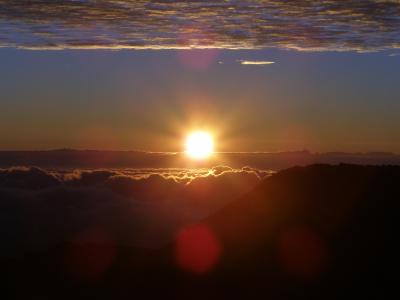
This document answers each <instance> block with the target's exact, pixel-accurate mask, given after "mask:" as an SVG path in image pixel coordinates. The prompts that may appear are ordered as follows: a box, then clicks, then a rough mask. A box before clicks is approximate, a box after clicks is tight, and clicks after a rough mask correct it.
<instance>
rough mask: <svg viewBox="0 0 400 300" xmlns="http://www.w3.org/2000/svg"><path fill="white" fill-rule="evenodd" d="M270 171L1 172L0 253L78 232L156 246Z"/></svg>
mask: <svg viewBox="0 0 400 300" xmlns="http://www.w3.org/2000/svg"><path fill="white" fill-rule="evenodd" d="M268 174H269V172H266V171H260V170H256V169H253V168H250V167H245V168H242V169H233V168H230V167H227V166H217V167H214V168H211V169H197V170H196V169H186V170H185V169H103V170H46V169H41V168H37V167H14V168H8V169H0V199H1V201H0V223H1V224H0V228H1V229H0V231H1V233H2V237H3V241H2V244H3V245H4V247H2V250H1V253H0V255H12V254H18V253H20V251H24V249H25V250H29V251H32V250H37V251H40V250H43V249H47V248H49V247H53V246H56V245H58V244H60V243H65V242H68V241H70V240H73V239H74V237H75V236H77V235H80V234H81V233H82V232H86V231H88V230H89V231H93V230H95V231H96V232H99V231H100V232H103V233H105V234H106V235H107V236H109V237H111V238H112V239H113V240H114V241H115V243H117V244H121V245H128V246H138V247H157V246H160V245H162V244H164V243H166V242H168V241H169V240H171V238H172V237H173V236H174V235H175V234H176V232H177V231H178V230H179V229H180V228H182V226H185V225H187V224H190V223H192V222H196V221H198V220H200V219H202V218H204V217H206V216H208V215H210V214H211V213H213V212H215V211H216V210H218V209H220V208H221V207H223V206H225V205H226V204H228V203H229V202H231V201H234V200H236V199H237V198H238V197H240V196H241V195H243V194H244V193H246V192H248V191H250V190H251V189H252V188H253V187H254V186H255V185H257V184H258V183H259V181H260V180H261V179H262V178H263V177H265V176H268Z"/></svg>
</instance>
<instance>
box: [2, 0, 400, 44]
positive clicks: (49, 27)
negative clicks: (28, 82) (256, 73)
mask: <svg viewBox="0 0 400 300" xmlns="http://www.w3.org/2000/svg"><path fill="white" fill-rule="evenodd" d="M0 46H3V47H7V46H8V47H19V48H28V49H65V48H67V49H74V48H78V49H81V48H83V49H91V48H103V49H125V48H129V49H147V48H150V49H174V48H239V49H254V48H267V47H279V48H284V49H299V50H357V51H373V50H380V49H393V48H399V47H400V1H397V0H396V1H395V0H391V1H383V0H349V1H338V0H337V1H334V0H330V1H328V0H325V1H311V0H296V1H294V0H293V1H286V0H285V1H283V0H257V1H255V0H248V1H244V0H242V1H241V0H225V1H222V0H221V1H207V0H192V1H182V0H178V1H167V0H159V1H143V0H135V1H127V0H126V1H121V0H120V1H116V0H102V1H101V0H100V1H91V0H70V1H60V0H57V1H54V0H53V1H49V0H34V1H27V0H0Z"/></svg>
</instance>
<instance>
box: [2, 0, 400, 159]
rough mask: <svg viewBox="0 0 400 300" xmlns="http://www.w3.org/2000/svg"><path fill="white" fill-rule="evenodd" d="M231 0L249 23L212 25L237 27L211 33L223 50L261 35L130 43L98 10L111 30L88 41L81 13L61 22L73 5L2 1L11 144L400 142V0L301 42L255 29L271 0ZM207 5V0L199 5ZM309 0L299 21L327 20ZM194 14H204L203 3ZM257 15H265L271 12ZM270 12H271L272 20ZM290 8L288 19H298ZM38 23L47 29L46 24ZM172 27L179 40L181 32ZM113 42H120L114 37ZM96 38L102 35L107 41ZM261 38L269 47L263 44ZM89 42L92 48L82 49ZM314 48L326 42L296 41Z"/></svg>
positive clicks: (391, 146) (323, 147)
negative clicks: (195, 43) (195, 139)
mask: <svg viewBox="0 0 400 300" xmlns="http://www.w3.org/2000/svg"><path fill="white" fill-rule="evenodd" d="M38 2H40V1H38ZM64 2H66V3H67V2H68V1H64ZM70 2H71V3H72V2H74V4H73V5H74V6H73V9H76V6H77V5H86V4H84V3H86V2H90V1H69V2H68V3H70ZM78 2H79V3H80V4H77V3H78ZM104 2H115V1H104ZM119 2H124V1H119ZM119 2H118V3H119ZM145 2H146V1H140V3H145ZM148 2H154V3H155V2H157V1H148ZM161 2H162V1H161ZM161 2H160V3H161ZM206 2H207V1H204V3H206ZM228 2H229V3H231V4H230V5H236V6H232V7H233V8H232V11H237V15H234V14H232V15H229V14H227V13H224V14H223V15H222V18H225V21H226V22H228V23H229V22H232V24H234V22H233V21H232V20H231V19H234V21H236V22H239V21H240V22H239V23H238V24H239V25H240V26H242V27H243V30H248V32H237V31H232V32H231V30H233V29H232V28H231V27H229V28H225V27H223V28H222V27H221V28H219V27H216V28H210V29H208V31H209V32H213V30H215V32H223V33H221V34H220V36H217V37H213V38H212V40H210V38H209V37H206V38H204V39H205V42H206V43H207V42H208V43H211V44H212V45H214V46H218V47H220V46H221V45H225V44H226V46H224V47H222V48H229V47H233V46H235V47H238V48H241V47H242V48H243V47H244V46H246V47H247V46H248V45H250V46H251V47H250V48H252V47H253V48H254V49H237V50H229V49H208V50H204V49H203V50H201V49H195V50H179V49H167V48H171V47H175V46H180V44H179V41H178V42H176V43H177V44H168V45H167V46H165V45H164V44H162V43H164V40H162V41H163V42H162V43H161V42H160V43H161V44H160V45H159V46H160V48H161V49H159V50H154V49H153V50H152V49H137V48H140V47H142V48H143V45H142V44H140V47H136V46H135V47H136V48H135V47H133V49H122V50H121V49H120V50H116V49H118V47H120V48H124V47H126V44H122V45H121V43H122V42H123V43H127V41H126V40H123V39H122V38H121V37H120V36H119V35H117V34H116V32H115V28H111V27H109V26H111V25H109V24H108V23H107V24H105V23H104V24H103V23H101V22H103V21H96V19H95V20H92V19H89V21H90V22H92V23H94V24H96V25H98V27H100V28H103V31H101V34H99V36H95V37H94V38H93V40H90V41H85V43H83V42H82V41H81V42H80V44H79V43H77V41H76V40H75V41H74V42H73V43H72V42H71V41H72V40H71V36H73V35H74V34H75V35H76V34H77V32H75V31H76V30H77V29H76V28H80V27H79V26H82V25H81V24H80V23H76V22H77V21H76V20H78V19H73V18H72V17H71V18H70V17H68V16H67V15H66V16H65V20H64V21H65V24H67V25H65V24H62V25H59V24H58V25H54V24H57V23H54V24H53V23H52V22H55V21H54V18H56V19H57V18H61V19H62V18H63V15H62V14H61V15H57V16H54V15H52V14H53V11H50V12H51V13H48V14H45V15H43V24H42V25H41V24H40V22H41V20H40V19H39V18H37V20H36V21H35V24H33V25H32V24H31V23H29V22H32V20H31V19H30V18H32V17H31V15H30V14H31V13H32V12H27V11H24V10H23V8H21V7H20V6H19V4H18V2H16V1H9V2H4V1H0V25H4V24H6V25H7V26H5V25H4V26H5V27H3V28H6V29H7V30H4V31H2V30H1V29H0V63H1V67H0V150H25V149H56V148H77V149H107V150H109V149H118V150H136V149H138V150H148V151H181V150H183V147H184V136H185V135H186V134H187V133H188V132H189V131H190V130H192V129H203V130H210V131H211V132H212V133H213V134H214V135H215V138H216V150H217V151H288V150H301V149H309V150H311V151H322V152H324V151H349V152H354V151H360V152H368V151H391V152H397V153H400V139H399V138H398V137H399V136H400V118H399V116H400V98H399V95H400V85H399V78H400V49H399V40H400V26H399V27H398V28H397V27H396V26H397V25H398V24H399V20H400V17H397V18H396V14H398V12H399V10H398V9H399V7H400V4H396V3H397V2H396V1H387V2H388V3H387V4H385V5H386V6H382V5H383V4H381V3H383V2H385V1H375V2H376V3H378V4H379V5H380V6H379V12H380V13H382V11H383V9H386V10H385V11H384V12H383V13H382V15H383V17H382V16H378V15H377V13H376V12H378V10H376V11H375V12H374V13H373V15H371V16H372V17H371V16H370V18H366V16H367V14H368V13H369V12H365V11H366V10H363V13H364V14H365V16H363V18H362V21H363V24H364V25H361V26H364V27H365V28H364V29H370V28H373V26H375V25H376V24H375V23H376V22H378V23H379V24H381V25H382V26H381V28H384V29H382V32H381V33H379V31H378V32H377V33H376V34H375V33H373V31H371V30H369V31H368V30H365V31H360V30H359V28H358V27H357V28H356V26H359V23H357V22H355V21H357V20H356V19H354V18H357V17H354V16H359V13H360V11H359V10H360V7H358V6H357V7H356V6H352V7H353V8H352V9H354V10H355V11H356V10H357V11H356V12H357V13H358V15H357V14H355V13H354V12H353V13H352V14H350V13H349V16H347V18H348V20H347V19H346V20H343V16H342V19H341V20H340V22H338V23H337V24H333V25H332V27H335V28H333V29H334V30H332V29H331V28H330V29H329V30H327V29H326V28H325V29H323V30H326V32H318V36H314V35H313V34H314V32H313V31H310V33H308V32H307V34H306V35H305V37H306V38H307V39H306V40H301V41H299V40H297V39H295V37H296V35H298V34H299V33H298V32H296V31H293V30H292V29H291V31H290V30H288V31H287V32H279V34H280V35H281V36H284V38H282V37H281V38H280V39H277V40H276V41H275V40H270V41H269V42H265V41H263V40H262V37H263V34H266V35H267V36H268V34H271V36H276V35H277V34H278V33H277V30H278V29H279V28H280V27H279V26H277V28H274V30H275V31H274V32H273V33H260V31H259V30H257V31H256V30H254V29H253V28H252V27H251V26H247V25H249V24H248V23H249V22H251V21H249V20H248V19H244V17H243V16H246V17H247V15H246V14H248V15H251V14H254V13H255V12H257V11H259V9H258V8H257V7H255V8H254V11H246V14H239V12H243V10H244V9H243V8H241V6H240V5H239V4H238V3H239V2H241V1H233V0H230V1H225V2H224V3H228ZM250 2H252V1H250ZM253 2H254V1H253ZM275 2H276V3H278V4H277V5H282V7H280V8H279V9H281V10H282V11H284V9H287V7H286V6H283V4H279V3H280V1H275ZM303 2H305V3H308V2H307V1H303ZM353 2H354V1H353ZM372 2H373V1H372ZM9 3H12V5H11V4H9ZM115 3H116V2H115ZM115 3H114V4H113V5H117V4H115ZM131 3H134V2H131ZM138 3H139V2H138ZM198 3H201V1H197V2H196V4H193V6H192V7H190V6H188V7H189V8H193V7H195V6H194V5H197V6H198V5H199V4H198ZM232 3H234V4H232ZM254 3H257V2H254ZM259 3H267V1H261V2H259ZM282 3H284V1H282ZM354 3H356V2H354ZM378 4H377V5H378ZM7 5H9V7H7ZM68 5H69V4H68ZM132 5H136V4H132ZM157 5H158V6H154V5H153V6H154V7H147V8H146V9H145V11H146V12H148V11H151V10H152V11H153V14H154V15H156V16H158V15H157V14H161V12H162V14H165V15H166V13H165V11H166V10H168V9H170V11H167V12H168V13H169V15H171V14H172V15H173V14H175V15H176V16H177V18H178V17H181V16H179V15H178V13H177V9H176V7H173V9H174V10H172V8H171V7H167V5H174V4H165V3H164V4H157ZM163 5H164V6H163ZM182 5H183V4H182ZM185 5H186V4H185ZM187 5H190V4H187ZM274 5H275V4H274ZM285 5H286V4H285ZM396 5H398V6H396ZM2 6H3V7H2ZM197 6H196V9H197ZM4 7H6V8H7V9H8V10H5V9H3V8H4ZM66 7H67V8H71V7H69V6H66ZM305 7H306V8H307V6H305ZM306 8H304V9H303V10H301V11H296V12H295V13H293V12H291V15H290V16H292V15H295V14H298V16H297V17H296V18H297V19H296V20H295V21H293V20H292V21H290V20H289V21H288V22H292V23H290V24H292V25H293V24H294V25H297V26H300V25H301V26H310V28H314V27H313V26H315V25H313V22H317V21H316V20H314V19H313V15H312V14H310V15H306V16H305V19H302V18H300V17H299V16H300V15H301V16H303V15H305V14H306V13H307V14H308V13H309V11H308V10H306ZM317 8H318V7H317ZM339 8H341V7H339ZM368 8H369V7H368ZM135 9H142V10H143V8H137V7H135ZM185 9H186V8H185ZM204 9H206V11H207V10H209V11H210V12H209V15H207V18H208V17H209V16H211V15H212V13H213V12H215V9H216V8H213V7H211V6H210V5H208V6H205V7H202V12H203V11H204ZM246 9H247V8H246ZM313 9H315V7H313ZM319 9H320V7H319ZM331 9H332V8H331ZM335 9H338V8H335ZM396 9H397V10H396ZM225 10H226V9H225V8H221V10H220V11H221V12H222V11H225ZM21 11H22V13H21ZM105 11H106V12H105ZM109 11H110V10H109V8H108V7H107V9H105V8H103V7H101V8H97V10H96V14H93V15H90V18H92V16H97V15H99V14H100V13H104V15H105V16H108V15H107V14H108V13H109ZM318 11H321V9H320V10H318ZM15 12H18V13H15ZM122 12H123V10H121V11H119V10H118V9H115V8H114V7H113V11H112V13H113V16H116V28H117V25H118V24H120V23H121V24H122V22H124V20H125V19H126V16H125V15H122ZM14 13H15V14H14ZM24 13H25V14H24ZM57 14H59V13H58V12H57ZM192 14H193V15H194V16H197V15H196V14H197V12H196V11H195V12H192ZM385 14H386V15H385ZM328 15H329V18H332V17H330V16H331V15H332V13H331V11H330V12H329V14H328V13H327V14H326V15H325V14H324V15H323V16H319V19H318V20H320V21H321V18H327V16H328ZM333 15H334V14H333ZM334 16H335V15H334ZM389 16H390V18H389ZM220 17H221V16H220ZM257 17H258V18H260V20H261V16H259V15H257ZM18 18H20V19H18ZM46 18H47V19H46ZM69 18H70V19H69ZM118 18H121V20H122V21H119V20H118ZM185 18H190V17H185ZM200 18H203V16H202V15H200ZM204 18H205V17H204ZM262 18H264V19H262V20H264V21H265V22H267V21H268V22H269V21H270V20H269V19H268V18H269V17H265V16H263V17H262ZM307 18H308V19H307ZM359 18H361V17H359ZM106 19H107V18H105V17H104V18H102V19H101V20H106ZM271 19H272V18H271ZM286 19H287V18H286ZM286 19H285V18H282V20H283V21H285V22H286ZM300 19H301V20H300ZM353 19H354V20H353ZM99 20H100V19H99ZM205 20H206V21H209V20H208V19H205ZM282 20H281V21H280V22H283V21H282ZM186 21H187V20H186ZM189 21H191V20H189ZM306 21H308V23H307V22H306ZM328 21H329V22H332V19H326V22H328ZM74 22H75V23H74ZM96 22H97V23H96ZM104 22H105V21H104ZM157 22H161V25H158V26H162V24H164V25H165V26H166V25H171V24H172V25H174V26H175V24H178V25H179V24H181V23H179V22H181V21H179V22H178V21H177V20H173V21H171V20H170V19H168V20H167V19H165V20H164V19H162V20H158V21H157ZM162 22H164V23H162ZM246 22H247V23H246ZM374 22H375V23H374ZM15 24H19V25H15ZM21 24H23V25H21ZM49 24H50V25H49ZM71 24H72V25H71ZM157 24H158V23H157ZM221 24H222V23H221ZM224 24H225V23H224ZM279 24H280V23H279ZM279 24H278V25H279ZM343 24H345V25H346V26H347V27H346V28H344V29H343V28H342V29H343V30H350V33H352V35H351V34H350V33H349V34H342V33H339V29H338V28H339V27H340V26H343ZM374 24H375V25H374ZM396 24H397V25H396ZM131 25H132V24H131ZM134 25H135V26H136V25H137V24H136V23H135V24H134ZM178 25H177V26H178ZM261 25H263V24H261ZM261 25H260V26H261ZM294 25H293V26H294ZM383 25H385V26H386V27H384V26H383ZM40 26H41V27H40ZM55 26H59V27H58V28H56V27H55ZM102 26H103V27H102ZM132 26H133V25H132ZM216 26H217V25H216ZM221 26H222V25H221ZM224 26H225V25H224ZM26 27H28V28H29V30H27V29H26ZM264 27H265V28H266V26H264ZM264 27H263V28H264ZM55 28H56V29H57V30H55ZM88 28H89V29H87V28H86V30H88V32H89V33H90V32H91V30H95V32H96V33H98V32H99V29H98V28H97V27H96V29H91V28H90V27H88ZM154 28H157V29H154ZM158 28H159V27H155V26H154V24H153V23H151V24H148V23H143V31H144V32H145V33H146V34H145V38H147V39H145V38H144V37H142V36H141V38H142V39H143V41H144V42H143V43H144V46H146V43H148V44H147V46H149V45H152V47H153V46H154V43H155V41H158V39H159V38H158V37H157V39H156V38H154V36H153V35H155V34H156V33H157V34H159V35H160V36H161V35H162V36H163V37H164V36H167V34H168V32H167V31H168V29H162V30H164V31H162V32H158V31H154V32H153V31H152V30H159V29H158ZM160 28H161V27H160ZM163 28H164V27H163ZM165 28H167V27H165ZM260 28H261V27H260ZM24 30H25V31H24ZM74 30H75V31H74ZM279 30H280V29H279ZM50 31H51V35H50V33H49V32H50ZM37 32H40V33H41V34H42V35H41V36H39V37H38V35H34V34H32V33H35V34H36V33H37ZM88 32H83V33H82V32H79V34H80V36H82V35H84V34H88ZM359 32H366V33H362V34H361V33H359ZM44 33H46V34H44ZM139 33H141V32H139ZM107 34H108V35H107ZM357 34H358V35H357ZM363 34H364V35H363ZM43 36H46V37H48V39H49V41H51V47H54V48H57V43H62V45H63V46H62V48H64V49H63V50H56V51H54V50H46V48H51V47H50V46H49V45H50V44H49V43H44V42H43V41H42V39H43ZM336 36H340V38H336ZM85 37H86V38H89V37H90V38H92V36H85ZM105 37H108V38H109V39H108V40H107V39H105ZM129 38H130V39H131V40H129V43H130V44H129V45H136V44H135V43H136V42H137V40H138V32H136V33H135V34H133V35H132V36H130V37H129ZM150 38H151V40H150V42H151V43H150V42H149V39H150ZM168 38H169V39H170V41H176V39H175V37H172V38H171V37H168ZM77 39H78V38H77ZM110 39H111V40H112V42H110V44H104V43H105V42H104V41H105V40H107V41H109V40H110ZM196 39H200V40H201V39H202V37H200V38H199V37H196ZM229 39H231V40H229ZM170 41H169V42H168V43H170ZM254 41H256V42H254ZM89 42H90V43H94V45H95V46H93V49H92V48H91V44H90V43H89ZM261 42H262V43H264V44H263V45H261V47H255V46H254V45H253V44H251V43H255V44H257V45H260V43H261ZM227 43H228V44H227ZM229 43H230V44H229ZM77 44H78V45H80V47H81V48H85V49H75V48H76V45H77ZM99 45H100V46H99ZM116 45H117V46H116ZM118 45H119V46H118ZM171 45H172V46H171ZM302 45H303V46H307V47H305V48H310V49H308V50H313V51H298V50H296V49H298V48H299V47H300V46H302ZM1 47H2V48H1ZM341 47H342V48H341ZM30 48H35V49H37V50H35V51H32V50H28V49H30ZM78 48H79V47H78ZM97 48H103V49H97ZM150 48H151V47H150ZM153 48H154V47H153ZM256 48H261V49H256ZM302 50H304V49H302ZM315 50H317V51H315ZM335 50H340V51H335ZM370 51H372V52H370ZM262 62H263V64H260V63H262Z"/></svg>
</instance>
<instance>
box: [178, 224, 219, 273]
mask: <svg viewBox="0 0 400 300" xmlns="http://www.w3.org/2000/svg"><path fill="white" fill-rule="evenodd" d="M221 250H222V249H221V244H220V242H219V241H218V239H217V238H216V236H215V235H214V233H213V232H212V231H211V230H210V229H209V228H208V227H207V226H205V225H193V226H190V227H188V228H185V229H183V230H182V231H181V232H180V233H179V234H178V237H177V239H176V248H175V258H176V262H177V264H178V265H179V266H180V267H181V268H182V269H183V270H185V271H187V272H190V273H193V274H198V275H201V274H205V273H207V272H209V271H210V270H212V268H213V267H214V266H215V264H216V263H217V262H218V260H219V258H220V255H221Z"/></svg>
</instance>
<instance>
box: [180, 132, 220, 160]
mask: <svg viewBox="0 0 400 300" xmlns="http://www.w3.org/2000/svg"><path fill="white" fill-rule="evenodd" d="M213 151H214V142H213V138H212V136H211V134H209V133H208V132H204V131H196V132H192V133H191V134H189V136H188V137H187V139H186V150H185V152H186V153H187V155H189V156H190V157H191V158H194V159H204V158H207V157H209V156H210V155H211V154H212V153H213Z"/></svg>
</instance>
